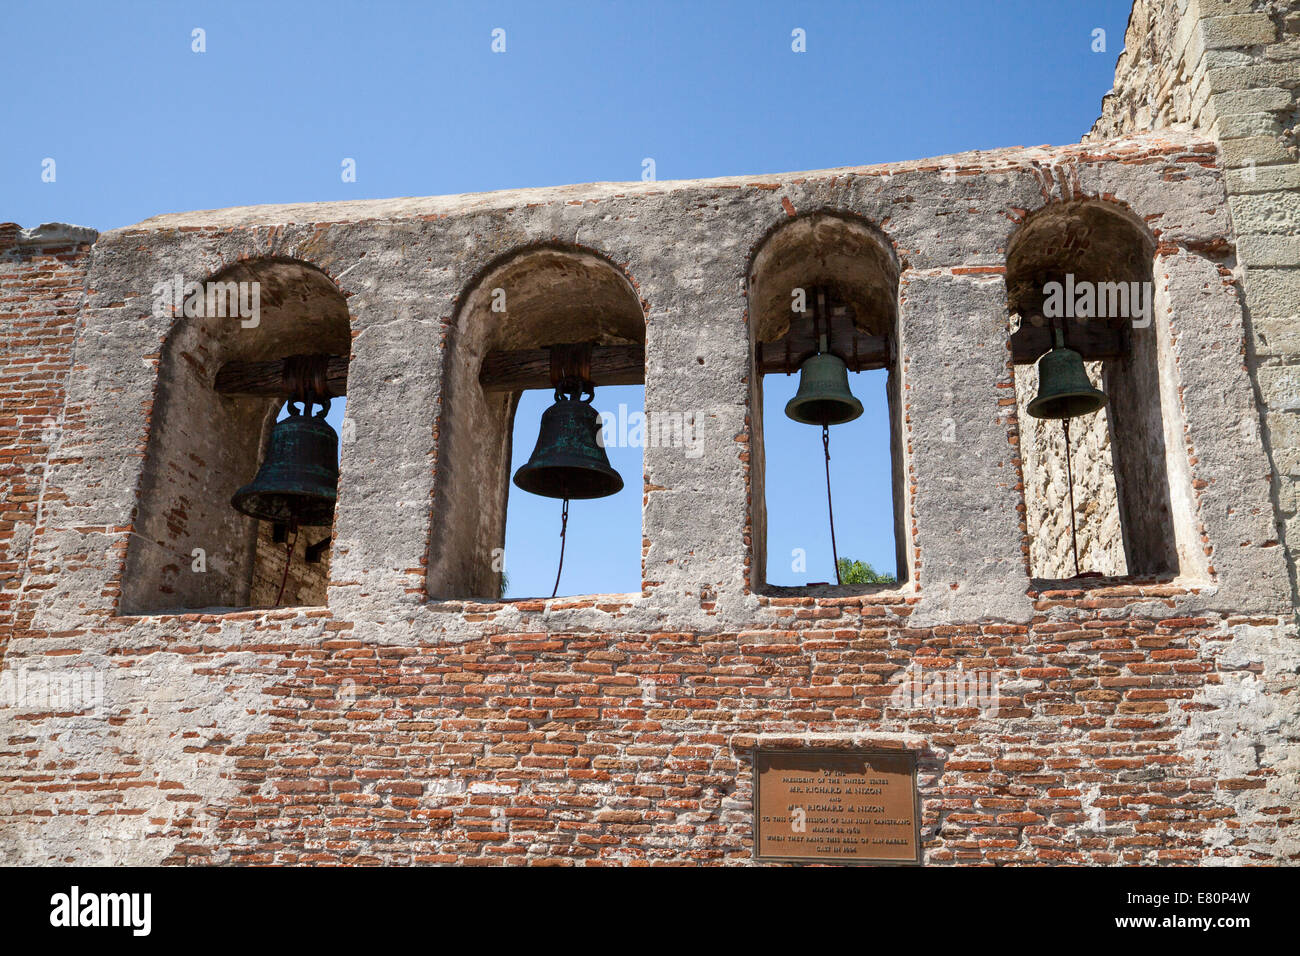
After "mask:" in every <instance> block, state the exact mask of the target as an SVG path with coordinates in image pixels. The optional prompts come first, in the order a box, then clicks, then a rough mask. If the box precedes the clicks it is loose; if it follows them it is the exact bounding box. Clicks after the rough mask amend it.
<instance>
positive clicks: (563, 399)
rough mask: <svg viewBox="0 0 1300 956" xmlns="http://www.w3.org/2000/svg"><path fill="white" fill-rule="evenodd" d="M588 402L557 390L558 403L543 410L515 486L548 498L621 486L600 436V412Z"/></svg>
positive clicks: (593, 494)
mask: <svg viewBox="0 0 1300 956" xmlns="http://www.w3.org/2000/svg"><path fill="white" fill-rule="evenodd" d="M589 402H590V399H587V400H583V399H582V398H580V397H578V396H577V395H565V394H563V393H561V392H556V395H555V404H554V405H552V406H551V407H550V408H548V409H547V410H546V411H544V412H542V425H541V429H540V430H539V432H538V435H537V445H536V447H535V448H533V454H532V457H530V458H529V459H528V462H527V464H525V465H522V466H521V467H520V468H519V470H518V471H516V472H515V477H514V482H515V484H516V485H518V486H519V487H520V488H522V489H523V490H524V491H527V492H529V493H531V494H534V495H541V496H543V497H545V498H573V499H579V498H604V497H606V496H608V495H612V494H615V493H617V492H619V491H621V490H622V488H623V479H622V478H621V477H620V476H619V473H618V472H617V471H615V470H614V469H613V468H611V467H610V464H609V456H607V455H606V454H605V449H604V448H603V447H602V446H601V444H600V441H599V440H598V438H597V435H598V433H599V431H600V415H599V414H597V412H596V410H595V409H594V408H592V407H591V405H590V404H589Z"/></svg>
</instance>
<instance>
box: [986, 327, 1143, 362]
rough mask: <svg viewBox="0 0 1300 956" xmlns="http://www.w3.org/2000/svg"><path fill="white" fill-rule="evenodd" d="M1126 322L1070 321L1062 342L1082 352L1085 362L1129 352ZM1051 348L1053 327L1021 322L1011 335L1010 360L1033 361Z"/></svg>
mask: <svg viewBox="0 0 1300 956" xmlns="http://www.w3.org/2000/svg"><path fill="white" fill-rule="evenodd" d="M1128 334H1129V333H1128V326H1127V324H1125V325H1120V326H1116V325H1109V324H1106V323H1104V322H1101V321H1091V322H1088V321H1082V322H1080V321H1073V320H1072V321H1070V323H1069V326H1068V328H1067V329H1066V332H1065V344H1066V345H1068V346H1069V347H1070V348H1072V349H1074V351H1076V352H1078V353H1079V354H1080V355H1082V356H1083V360H1084V361H1085V362H1096V361H1100V360H1101V359H1112V358H1121V357H1123V356H1124V355H1127V354H1128ZM1051 348H1052V331H1051V329H1049V328H1048V327H1047V326H1046V325H1028V324H1026V325H1022V326H1021V327H1020V329H1019V330H1018V331H1017V332H1016V333H1015V334H1014V335H1012V336H1011V360H1012V361H1013V362H1014V363H1015V364H1016V365H1032V364H1034V363H1035V362H1037V361H1038V359H1039V357H1040V356H1042V354H1043V353H1044V352H1047V351H1050V350H1051Z"/></svg>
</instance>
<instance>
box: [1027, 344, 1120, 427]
mask: <svg viewBox="0 0 1300 956" xmlns="http://www.w3.org/2000/svg"><path fill="white" fill-rule="evenodd" d="M1105 404H1106V393H1105V392H1103V391H1101V390H1100V389H1097V388H1093V386H1092V381H1091V380H1090V379H1089V378H1088V372H1087V370H1086V369H1084V367H1083V356H1081V355H1080V354H1079V353H1078V352H1076V351H1074V350H1073V349H1067V348H1066V347H1065V346H1064V344H1063V341H1062V337H1061V333H1060V332H1059V331H1058V332H1057V333H1056V347H1055V348H1053V349H1052V350H1051V351H1050V352H1046V353H1044V355H1043V356H1042V358H1040V359H1039V360H1038V397H1037V398H1035V399H1034V400H1033V401H1032V402H1030V403H1029V408H1028V412H1029V414H1030V415H1032V416H1034V418H1077V417H1079V416H1080V415H1091V414H1092V413H1093V412H1095V411H1097V410H1098V409H1099V408H1101V407H1102V406H1103V405H1105Z"/></svg>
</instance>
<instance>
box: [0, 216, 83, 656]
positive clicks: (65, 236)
mask: <svg viewBox="0 0 1300 956" xmlns="http://www.w3.org/2000/svg"><path fill="white" fill-rule="evenodd" d="M95 235H96V233H95V232H94V231H93V230H90V229H82V228H78V227H75V226H61V225H59V224H48V225H45V226H41V227H40V228H39V229H34V230H31V231H27V230H23V229H21V228H19V227H18V226H17V225H15V224H14V223H3V224H0V363H2V364H0V660H3V658H4V652H5V647H6V646H7V645H8V643H9V639H10V637H11V636H12V635H13V633H14V629H15V627H16V626H17V622H16V618H15V615H16V613H17V610H18V601H19V593H20V591H21V589H22V581H23V572H24V570H25V567H26V561H27V549H28V547H29V545H30V544H31V539H32V534H33V532H34V530H35V528H36V523H37V508H38V502H39V500H40V493H41V483H42V481H43V480H44V478H45V466H46V459H47V457H48V455H49V452H50V450H51V448H52V447H53V445H54V443H55V442H56V441H57V440H58V437H59V434H60V428H61V425H62V415H63V397H64V380H65V379H66V377H67V375H68V369H69V366H70V364H71V361H72V343H73V326H74V324H75V323H76V319H77V314H78V313H79V312H80V310H81V306H82V302H83V301H84V299H85V282H86V269H87V266H88V264H89V262H88V260H89V249H90V243H91V242H93V241H94V238H95Z"/></svg>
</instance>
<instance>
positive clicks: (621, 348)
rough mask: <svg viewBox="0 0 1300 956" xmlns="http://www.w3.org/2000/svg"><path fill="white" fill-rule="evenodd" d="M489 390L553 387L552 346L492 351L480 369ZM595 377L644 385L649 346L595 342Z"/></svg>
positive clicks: (481, 380)
mask: <svg viewBox="0 0 1300 956" xmlns="http://www.w3.org/2000/svg"><path fill="white" fill-rule="evenodd" d="M478 380H479V384H480V385H482V386H483V390H484V391H485V392H518V391H522V390H523V389H526V388H550V387H551V350H550V349H512V350H510V351H496V352H489V353H488V354H487V356H486V357H485V358H484V359H483V368H482V369H481V370H480V371H479V376H478ZM591 380H592V383H593V384H595V385H597V386H601V385H641V384H643V383H644V382H645V348H644V347H642V346H640V345H595V346H592V349H591Z"/></svg>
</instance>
